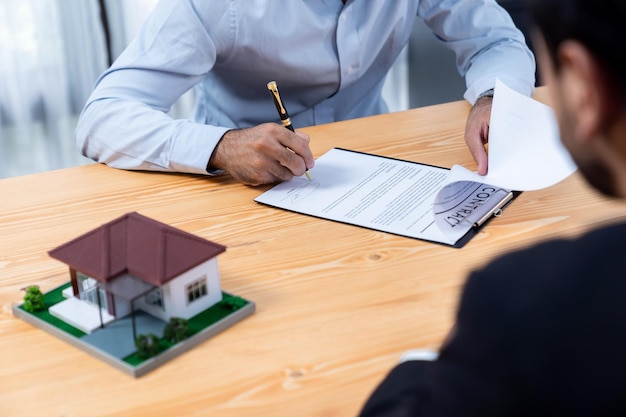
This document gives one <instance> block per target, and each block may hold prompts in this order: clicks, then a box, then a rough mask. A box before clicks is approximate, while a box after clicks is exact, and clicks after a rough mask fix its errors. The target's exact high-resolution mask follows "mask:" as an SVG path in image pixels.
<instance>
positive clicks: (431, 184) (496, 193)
mask: <svg viewBox="0 0 626 417" xmlns="http://www.w3.org/2000/svg"><path fill="white" fill-rule="evenodd" d="M449 172H450V169H449V168H444V167H438V166H434V165H429V164H423V163H419V162H413V161H406V160H402V159H396V158H391V157H386V156H380V155H374V154H370V153H364V152H359V151H354V150H349V149H343V148H332V149H331V150H329V151H328V152H326V153H325V154H324V155H322V156H320V157H319V158H318V159H317V161H316V164H315V168H314V169H313V170H311V175H312V180H309V179H307V178H306V177H304V176H302V177H296V178H293V179H291V180H290V181H286V182H283V183H280V184H277V185H275V186H274V187H272V188H270V189H269V190H267V191H266V192H264V193H263V194H261V195H259V196H258V197H257V198H255V199H254V201H256V202H258V203H260V204H264V205H268V206H272V207H276V208H280V209H283V210H288V211H292V212H295V213H300V214H306V215H309V216H313V217H317V218H320V219H325V220H332V221H336V222H340V223H345V224H350V225H353V226H359V227H365V228H368V229H372V230H377V231H381V232H386V233H390V234H395V235H398V236H404V237H408V238H413V239H418V240H423V241H428V242H433V243H438V244H442V245H446V246H450V247H454V248H461V247H463V246H464V245H465V244H466V243H467V242H468V241H469V240H470V239H471V238H472V237H473V236H474V235H475V234H476V232H477V231H479V230H480V229H481V228H482V227H484V226H485V225H487V223H488V222H489V221H490V220H491V219H492V218H493V217H494V216H499V215H501V213H502V211H503V210H504V209H505V207H506V206H508V205H509V204H510V203H511V202H512V201H513V200H514V199H515V198H516V197H517V196H518V195H519V194H520V193H519V192H515V191H511V190H503V189H501V188H497V187H491V186H489V185H488V184H481V183H473V182H469V183H468V184H460V183H459V184H457V185H458V188H457V189H454V188H450V189H446V191H447V192H448V194H444V195H443V199H442V200H441V201H440V202H439V203H440V204H435V202H436V200H435V198H436V197H437V196H438V195H439V194H443V193H440V192H441V191H442V190H443V189H444V187H447V186H449V185H450V184H447V183H446V179H447V177H448V174H449ZM463 193H465V195H466V196H465V197H464V194H463ZM487 194H488V195H487ZM436 210H437V211H438V214H439V216H443V217H442V218H443V223H441V225H438V224H437V223H436V221H435V211H436ZM442 213H443V215H442ZM446 213H447V214H446ZM444 215H448V217H447V218H446V217H445V216H444ZM442 226H443V227H444V228H448V229H450V230H449V232H450V233H451V235H449V234H447V233H448V231H446V233H444V232H443V231H441V230H439V228H440V227H442Z"/></svg>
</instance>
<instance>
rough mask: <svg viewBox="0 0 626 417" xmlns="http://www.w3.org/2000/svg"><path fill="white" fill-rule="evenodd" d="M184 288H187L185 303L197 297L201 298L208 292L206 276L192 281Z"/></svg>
mask: <svg viewBox="0 0 626 417" xmlns="http://www.w3.org/2000/svg"><path fill="white" fill-rule="evenodd" d="M185 288H186V290H187V304H191V303H192V302H194V301H196V300H197V299H198V298H202V297H204V296H205V295H207V294H208V293H209V292H208V290H207V286H206V277H202V278H200V279H199V280H197V281H194V282H192V283H191V284H189V285H187V287H185Z"/></svg>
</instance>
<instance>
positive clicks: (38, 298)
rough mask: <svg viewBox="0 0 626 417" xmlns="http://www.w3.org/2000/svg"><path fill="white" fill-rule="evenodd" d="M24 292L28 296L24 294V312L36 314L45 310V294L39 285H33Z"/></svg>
mask: <svg viewBox="0 0 626 417" xmlns="http://www.w3.org/2000/svg"><path fill="white" fill-rule="evenodd" d="M23 290H24V291H26V294H24V306H23V307H24V310H26V311H28V312H30V313H34V312H35V311H41V310H43V309H44V307H45V305H44V302H43V293H42V292H41V289H39V286H38V285H31V286H29V287H26V288H23Z"/></svg>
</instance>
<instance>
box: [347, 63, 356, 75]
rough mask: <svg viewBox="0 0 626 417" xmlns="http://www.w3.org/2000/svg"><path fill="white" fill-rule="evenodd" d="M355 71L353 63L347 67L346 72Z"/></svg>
mask: <svg viewBox="0 0 626 417" xmlns="http://www.w3.org/2000/svg"><path fill="white" fill-rule="evenodd" d="M353 71H354V67H352V65H350V66H349V67H348V68H346V72H347V73H348V74H352V72H353Z"/></svg>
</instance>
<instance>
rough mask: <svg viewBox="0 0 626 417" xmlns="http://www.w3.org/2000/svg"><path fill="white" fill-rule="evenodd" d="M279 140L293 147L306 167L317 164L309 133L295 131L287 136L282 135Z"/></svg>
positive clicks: (287, 146) (284, 144) (290, 147)
mask: <svg viewBox="0 0 626 417" xmlns="http://www.w3.org/2000/svg"><path fill="white" fill-rule="evenodd" d="M279 140H280V141H281V144H282V145H283V146H285V147H286V148H289V149H291V150H292V151H293V152H294V153H295V154H296V155H298V156H299V157H300V158H301V159H302V161H303V164H304V167H305V169H309V168H313V166H314V165H315V159H314V158H313V153H312V152H311V148H310V147H309V143H310V141H311V139H310V138H309V135H307V134H306V133H303V132H295V133H291V134H289V135H286V136H281V138H280V139H279Z"/></svg>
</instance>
